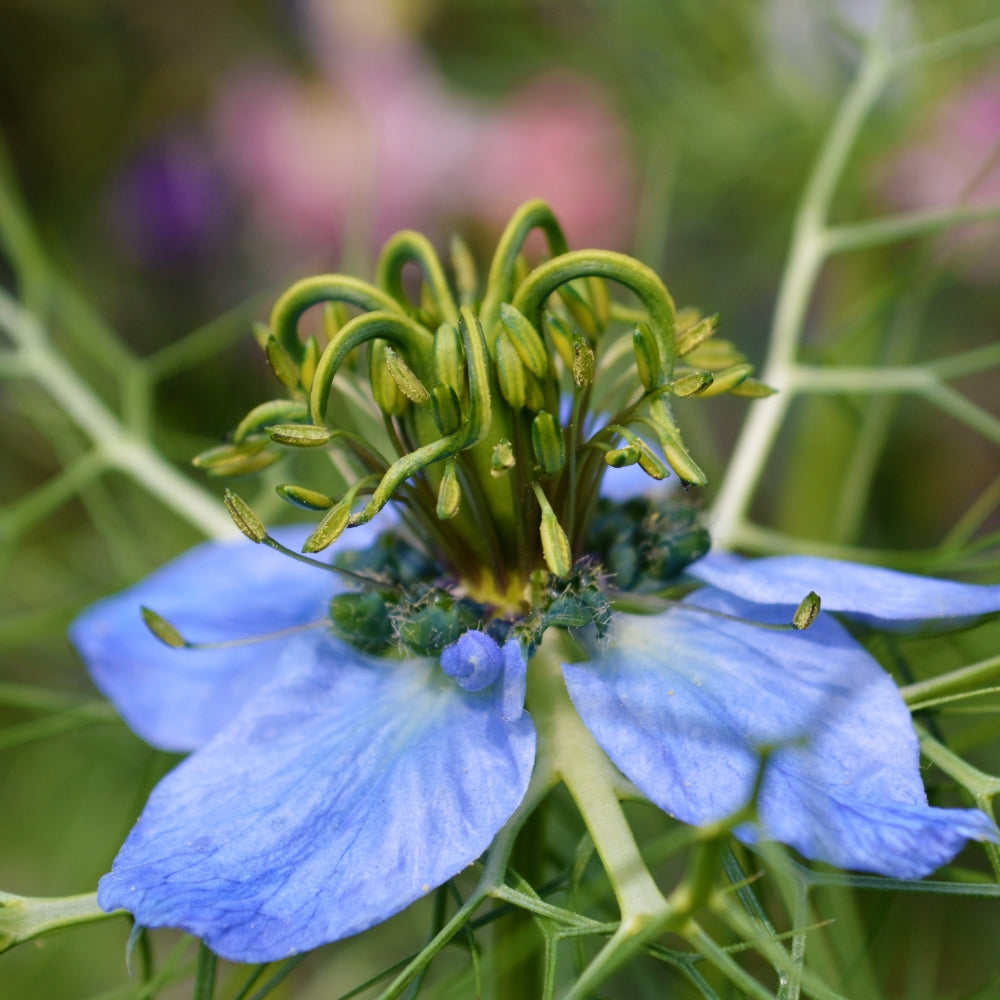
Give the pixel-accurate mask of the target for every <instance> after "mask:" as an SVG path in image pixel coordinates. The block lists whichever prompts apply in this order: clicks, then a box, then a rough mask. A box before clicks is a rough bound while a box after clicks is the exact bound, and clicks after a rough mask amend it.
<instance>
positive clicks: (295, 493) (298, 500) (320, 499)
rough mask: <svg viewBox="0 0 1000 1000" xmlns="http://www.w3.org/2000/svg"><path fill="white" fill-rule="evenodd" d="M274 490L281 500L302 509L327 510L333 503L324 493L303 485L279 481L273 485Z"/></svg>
mask: <svg viewBox="0 0 1000 1000" xmlns="http://www.w3.org/2000/svg"><path fill="white" fill-rule="evenodd" d="M274 492H275V493H277V494H278V496H279V497H281V499H282V500H287V501H288V503H290V504H293V505H294V506H296V507H299V508H301V509H302V510H312V511H319V510H329V509H330V508H331V507H332V506H333V503H334V501H333V500H332V499H331V498H330V497H328V496H327V495H326V494H325V493H319V492H318V491H317V490H310V489H307V488H306V487H305V486H294V485H292V484H291V483H279V484H278V485H277V486H275V488H274Z"/></svg>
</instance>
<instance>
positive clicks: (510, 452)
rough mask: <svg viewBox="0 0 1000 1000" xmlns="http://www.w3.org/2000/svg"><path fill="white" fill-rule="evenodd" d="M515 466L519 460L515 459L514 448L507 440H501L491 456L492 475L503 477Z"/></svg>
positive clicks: (494, 447)
mask: <svg viewBox="0 0 1000 1000" xmlns="http://www.w3.org/2000/svg"><path fill="white" fill-rule="evenodd" d="M515 465H517V459H516V458H515V457H514V446H513V445H512V444H511V443H510V442H509V441H508V440H507V439H506V438H501V439H500V440H499V441H497V443H496V444H495V445H494V446H493V453H492V454H491V455H490V475H491V476H494V477H497V476H502V475H504V473H506V472H509V471H510V470H511V469H513V468H514V466H515Z"/></svg>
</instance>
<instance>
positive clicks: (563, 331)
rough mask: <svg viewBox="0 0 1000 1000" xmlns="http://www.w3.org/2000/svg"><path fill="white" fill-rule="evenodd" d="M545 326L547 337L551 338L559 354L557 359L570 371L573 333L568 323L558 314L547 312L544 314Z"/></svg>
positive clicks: (571, 367)
mask: <svg viewBox="0 0 1000 1000" xmlns="http://www.w3.org/2000/svg"><path fill="white" fill-rule="evenodd" d="M545 326H546V329H547V330H548V331H549V336H550V337H551V338H552V343H553V344H555V348H556V350H557V351H558V352H559V357H560V358H562V360H563V364H564V365H565V366H566V367H567V368H568V369H569V370H570V371H572V370H573V331H572V329H571V328H570V325H569V323H567V322H566V320H564V319H563V318H562V316H560V315H559V314H558V313H553V312H547V313H546V314H545Z"/></svg>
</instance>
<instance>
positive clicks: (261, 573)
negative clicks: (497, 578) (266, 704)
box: [70, 528, 375, 751]
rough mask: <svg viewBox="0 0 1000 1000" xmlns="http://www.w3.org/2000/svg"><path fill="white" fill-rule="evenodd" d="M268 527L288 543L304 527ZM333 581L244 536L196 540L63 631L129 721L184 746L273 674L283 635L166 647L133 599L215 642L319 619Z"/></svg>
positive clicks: (168, 743)
mask: <svg viewBox="0 0 1000 1000" xmlns="http://www.w3.org/2000/svg"><path fill="white" fill-rule="evenodd" d="M352 530H357V531H358V533H359V535H351V536H349V537H350V538H351V539H352V540H355V541H357V542H359V543H360V544H362V545H365V544H370V543H371V541H372V539H373V538H374V537H375V532H374V531H373V530H372V529H365V530H363V529H361V528H358V529H352ZM273 534H274V537H276V538H277V539H278V540H279V541H280V542H281V543H282V544H283V545H286V546H288V547H289V548H293V549H298V548H299V546H300V545H301V543H302V542H303V541H304V540H305V538H306V537H307V535H308V530H307V529H296V528H291V529H284V530H279V531H275V532H274V533H273ZM359 536H360V537H359ZM342 589H343V587H342V585H341V583H340V580H339V579H338V578H337V577H336V576H335V575H334V574H332V573H327V572H325V571H324V570H322V569H319V568H317V567H311V566H306V565H303V564H302V563H299V562H296V561H295V560H293V559H290V558H288V557H287V556H283V555H281V554H280V553H278V552H275V551H274V550H273V549H270V548H268V547H266V546H264V545H255V544H254V543H253V542H251V541H250V540H249V539H247V538H243V537H239V538H235V539H233V540H231V541H230V540H227V541H222V542H206V543H204V544H203V545H199V546H197V547H196V548H194V549H191V550H190V551H189V552H186V553H185V554H184V555H182V556H180V557H179V558H177V559H175V560H174V561H173V562H170V563H168V564H167V565H166V566H164V567H163V568H162V569H160V570H158V571H157V572H155V573H154V574H152V576H149V577H147V578H146V579H145V580H143V581H142V582H141V583H138V584H136V586H134V587H131V588H129V589H128V590H125V591H122V592H121V593H120V594H115V595H113V596H111V597H107V598H105V599H104V600H102V601H99V602H98V603H97V604H94V605H92V606H91V607H89V608H87V610H86V611H84V612H83V613H82V614H81V615H80V616H79V617H78V618H77V619H76V620H75V621H74V622H73V624H72V626H71V627H70V638H71V639H72V641H73V643H74V645H75V646H76V648H77V649H78V650H79V652H80V655H81V656H82V657H83V659H84V661H85V662H86V664H87V667H88V669H89V671H90V674H91V676H92V677H93V679H94V683H95V684H97V686H98V688H100V690H101V691H102V692H103V693H104V694H105V695H106V696H107V697H108V698H109V699H110V700H111V702H112V703H113V704H114V706H115V708H116V709H117V710H118V712H119V713H120V714H121V715H122V717H123V718H124V719H125V721H126V722H127V723H128V725H129V726H130V728H131V729H133V730H134V731H135V732H136V733H138V734H139V736H141V737H142V738H143V739H144V740H146V742H148V743H151V744H152V745H153V746H156V747H159V748H160V749H162V750H173V751H185V750H193V749H195V748H196V747H199V746H201V745H202V744H203V743H205V742H206V741H207V740H209V739H210V738H211V737H212V736H213V735H214V734H215V733H216V732H218V730H219V729H220V728H221V727H222V726H224V725H225V724H226V723H227V722H228V721H229V720H230V719H232V718H233V716H234V715H235V714H236V713H237V712H238V711H239V709H240V707H241V706H242V705H243V703H244V702H245V701H246V699H247V698H248V697H250V696H251V695H252V694H253V693H254V692H256V691H257V690H258V689H259V688H260V687H261V685H262V684H265V683H267V682H268V681H269V680H270V679H271V678H272V677H273V676H274V665H275V662H276V660H277V659H278V658H279V656H280V655H281V651H282V650H283V649H284V648H285V646H286V645H287V644H288V642H289V641H290V638H289V637H285V638H280V639H272V640H268V641H264V642H259V643H253V644H252V645H247V646H233V647H229V648H225V649H208V650H200V649H172V648H170V647H169V646H166V645H164V644H163V643H162V642H160V640H159V639H157V638H156V637H155V636H153V635H152V633H150V631H149V629H148V628H147V627H146V625H145V623H144V622H143V620H142V615H141V613H140V608H141V607H142V606H146V607H148V608H151V609H152V610H153V611H155V612H157V613H158V614H160V615H162V616H163V617H164V618H165V619H166V620H167V621H169V622H170V623H171V624H172V625H174V626H176V627H177V628H178V629H179V630H180V632H181V634H182V635H183V636H184V637H185V639H187V640H188V641H191V642H219V641H226V640H230V639H243V638H250V637H253V636H257V635H262V634H264V633H268V632H274V631H279V630H281V629H287V628H292V627H294V626H297V625H304V624H307V623H309V622H314V621H320V620H321V619H324V618H326V617H327V604H328V602H329V599H330V597H331V595H333V594H334V593H337V592H338V591H340V590H342Z"/></svg>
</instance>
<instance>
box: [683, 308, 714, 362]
mask: <svg viewBox="0 0 1000 1000" xmlns="http://www.w3.org/2000/svg"><path fill="white" fill-rule="evenodd" d="M686 311H687V310H682V312H681V313H678V315H677V330H678V333H677V356H678V357H684V355H685V354H690V353H691V352H692V351H693V350H694V349H695V348H696V347H698V346H699V345H700V344H703V343H704V342H705V341H706V340H708V339H709V338H710V337H712V336H714V335H715V331H716V330H717V329H718V328H719V314H718V313H716V314H715V315H714V316H706V317H705V318H704V319H702V320H695V321H694V322H691V323H690V325H687V326H681V316H682V315H683V313H684V312H686ZM695 315H697V313H695ZM687 318H688V317H685V319H687ZM692 318H693V317H692Z"/></svg>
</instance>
